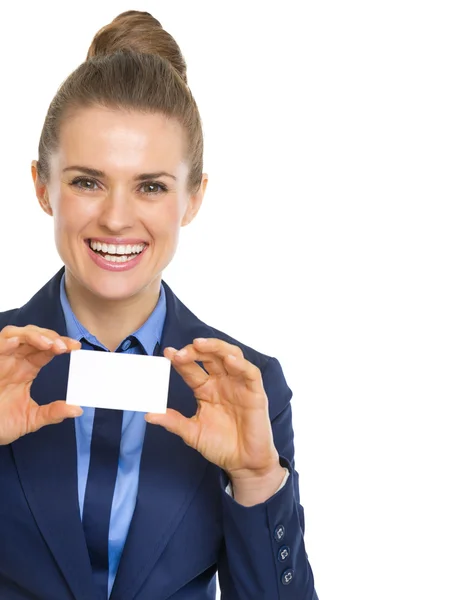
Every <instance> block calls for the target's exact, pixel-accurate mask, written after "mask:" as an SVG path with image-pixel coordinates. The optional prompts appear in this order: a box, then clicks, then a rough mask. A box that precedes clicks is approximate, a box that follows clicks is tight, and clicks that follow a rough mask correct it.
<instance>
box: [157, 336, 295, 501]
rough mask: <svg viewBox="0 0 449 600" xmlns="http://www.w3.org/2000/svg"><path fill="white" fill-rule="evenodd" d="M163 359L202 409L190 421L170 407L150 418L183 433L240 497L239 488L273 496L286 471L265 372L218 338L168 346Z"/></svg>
mask: <svg viewBox="0 0 449 600" xmlns="http://www.w3.org/2000/svg"><path fill="white" fill-rule="evenodd" d="M164 356H165V357H166V358H168V359H170V360H171V362H172V365H173V367H174V368H175V369H176V371H177V372H178V373H179V374H180V375H181V377H182V378H183V379H184V381H185V382H186V383H187V385H188V386H189V387H190V388H191V389H192V390H193V393H194V394H195V397H196V399H197V401H198V410H197V413H196V415H195V416H193V417H191V418H190V419H189V418H187V417H184V416H183V415H182V414H181V413H179V412H177V411H175V410H173V409H170V408H169V409H167V413H166V414H156V413H147V415H145V419H146V420H147V421H148V422H150V423H153V424H157V425H162V426H163V427H165V428H166V429H167V430H168V431H171V432H172V433H175V434H177V435H179V436H180V437H181V438H182V439H183V440H184V442H185V443H186V444H188V445H189V446H192V447H193V448H195V449H196V450H198V451H199V452H201V454H202V455H203V456H204V457H205V458H206V459H207V460H209V461H210V462H213V463H215V464H216V465H218V466H219V467H221V468H222V469H224V470H225V471H226V472H227V474H228V476H229V477H230V479H231V481H232V484H233V487H234V496H235V497H237V496H236V487H240V490H243V489H244V488H245V490H246V489H248V490H249V489H252V490H255V489H259V490H260V489H262V487H263V488H264V489H265V490H268V487H269V488H270V489H271V493H269V494H268V496H267V497H269V496H270V495H271V494H272V493H274V491H275V490H276V489H277V487H279V485H280V483H281V481H282V478H283V476H284V475H285V471H284V469H283V468H282V467H281V466H280V464H279V455H278V453H277V450H276V448H275V446H274V442H273V434H272V430H271V423H270V418H269V413H268V398H267V395H266V393H265V390H264V387H263V382H262V375H261V373H260V370H259V369H258V368H257V367H256V366H255V365H253V364H252V363H250V362H249V361H248V360H246V359H245V358H244V356H243V353H242V351H241V349H240V348H239V347H237V346H233V345H231V344H228V343H227V342H224V341H223V340H219V339H215V338H208V339H205V340H204V341H201V340H200V339H195V340H194V341H193V344H189V345H188V346H185V348H184V349H183V350H182V351H180V352H177V351H176V350H175V349H174V348H165V350H164ZM196 361H199V362H202V363H203V365H204V367H205V369H207V371H205V370H204V369H202V368H201V366H200V365H198V364H197V363H196ZM267 486H268V487H267ZM261 501H263V500H261Z"/></svg>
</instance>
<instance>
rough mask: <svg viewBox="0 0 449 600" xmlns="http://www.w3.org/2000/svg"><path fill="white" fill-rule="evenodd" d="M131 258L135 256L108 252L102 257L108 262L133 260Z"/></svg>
mask: <svg viewBox="0 0 449 600" xmlns="http://www.w3.org/2000/svg"><path fill="white" fill-rule="evenodd" d="M133 258H135V257H134V256H111V255H110V254H106V256H105V257H104V259H105V260H107V261H108V262H114V263H123V262H128V261H130V260H133Z"/></svg>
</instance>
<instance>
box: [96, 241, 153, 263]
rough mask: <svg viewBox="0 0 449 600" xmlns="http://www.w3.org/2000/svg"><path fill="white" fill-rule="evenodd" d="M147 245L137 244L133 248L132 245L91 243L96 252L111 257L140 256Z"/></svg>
mask: <svg viewBox="0 0 449 600" xmlns="http://www.w3.org/2000/svg"><path fill="white" fill-rule="evenodd" d="M145 245H146V244H135V245H134V246H131V245H130V244H120V245H119V244H103V243H101V242H95V241H92V240H91V242H90V247H91V248H92V250H96V251H97V252H98V251H101V252H104V253H106V254H108V255H111V256H120V255H122V256H123V255H125V254H127V255H130V254H140V253H141V252H142V250H143V249H144V248H145ZM115 262H116V261H115ZM122 262H123V261H122Z"/></svg>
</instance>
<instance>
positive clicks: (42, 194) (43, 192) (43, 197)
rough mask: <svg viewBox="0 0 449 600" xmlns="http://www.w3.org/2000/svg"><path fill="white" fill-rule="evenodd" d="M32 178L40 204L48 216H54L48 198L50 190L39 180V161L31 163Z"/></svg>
mask: <svg viewBox="0 0 449 600" xmlns="http://www.w3.org/2000/svg"><path fill="white" fill-rule="evenodd" d="M31 176H32V177H33V183H34V189H35V190H36V197H37V199H38V200H39V204H40V205H41V208H42V210H43V211H44V212H46V213H47V215H50V216H53V210H52V208H51V205H50V200H49V198H48V190H47V186H46V185H45V183H42V181H41V180H40V178H39V175H38V172H37V160H33V161H32V162H31Z"/></svg>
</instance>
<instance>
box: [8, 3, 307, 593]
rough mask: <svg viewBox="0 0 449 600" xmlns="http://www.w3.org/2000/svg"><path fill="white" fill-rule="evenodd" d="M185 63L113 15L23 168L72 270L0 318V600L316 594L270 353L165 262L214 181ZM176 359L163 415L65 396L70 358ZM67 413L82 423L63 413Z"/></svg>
mask: <svg viewBox="0 0 449 600" xmlns="http://www.w3.org/2000/svg"><path fill="white" fill-rule="evenodd" d="M202 153H203V137H202V129H201V120H200V116H199V112H198V108H197V105H196V103H195V100H194V98H193V96H192V93H191V91H190V89H189V87H188V85H187V77H186V66H185V61H184V59H183V57H182V54H181V51H180V50H179V47H178V46H177V44H176V42H175V41H174V39H173V38H172V37H171V36H170V35H169V34H168V33H167V32H166V31H165V30H164V29H163V28H162V26H161V24H160V23H159V21H157V20H156V19H154V17H152V16H151V15H149V14H148V13H144V12H138V11H128V12H126V13H123V14H122V15H119V16H118V17H117V18H116V19H114V20H113V21H112V23H110V24H109V25H107V26H106V27H104V28H103V29H101V30H100V31H99V32H98V34H97V35H96V36H95V38H94V41H93V42H92V45H91V47H90V49H89V52H88V57H87V60H86V62H84V63H83V64H82V65H80V66H79V67H78V69H76V70H75V71H74V72H73V73H72V74H71V75H70V76H69V77H68V78H67V79H66V81H65V82H64V83H63V84H62V86H61V87H60V89H59V90H58V92H57V94H56V96H55V98H54V99H53V101H52V102H51V104H50V107H49V109H48V113H47V117H46V119H45V122H44V126H43V130H42V135H41V139H40V143H39V156H38V159H37V160H34V161H33V162H32V166H31V171H32V177H33V181H34V185H35V190H36V195H37V198H38V200H39V203H40V206H41V207H42V209H43V210H44V211H45V213H47V214H48V215H49V216H51V217H52V218H53V221H54V231H55V241H56V248H57V251H58V253H59V256H60V257H61V260H62V262H63V263H64V266H63V268H62V269H61V270H60V271H59V272H58V273H57V274H55V276H54V277H53V278H52V279H51V280H50V281H49V282H47V283H46V284H45V285H44V287H43V288H42V289H41V290H40V291H39V292H38V293H37V294H36V295H35V296H34V297H33V298H32V299H31V300H30V301H29V302H28V303H27V304H26V305H24V306H23V307H21V308H19V309H13V310H9V311H6V312H4V313H0V465H1V469H0V489H3V490H5V489H7V490H8V494H1V495H0V539H9V540H11V543H10V544H8V547H7V548H6V547H5V545H0V565H1V569H0V597H1V598H10V599H11V600H12V599H13V598H17V599H19V598H20V599H23V600H25V599H29V600H31V599H32V598H46V599H47V598H48V599H49V598H57V599H58V600H65V599H67V600H69V599H73V598H76V599H80V600H81V598H102V599H106V598H109V597H110V598H111V600H132V599H134V600H146V599H148V598H150V597H151V598H159V599H160V600H164V599H168V598H170V599H171V600H188V599H191V600H212V598H213V597H214V596H215V589H216V573H217V571H218V575H219V578H220V587H221V591H222V598H223V599H226V600H236V599H237V598H239V599H240V600H255V599H257V600H259V599H262V598H265V599H267V600H268V599H269V600H272V599H273V598H285V599H286V600H287V599H290V598H295V599H296V600H313V599H315V600H316V598H317V596H316V593H315V589H314V578H313V574H312V571H311V568H310V565H309V562H308V558H307V554H306V551H305V546H304V513H303V508H302V506H301V504H300V498H299V487H298V473H297V472H296V470H295V464H294V445H293V429H292V418H291V417H292V412H291V405H290V400H291V396H292V393H291V390H290V389H289V387H288V385H287V383H286V381H285V378H284V375H283V372H282V368H281V366H280V364H279V362H278V361H277V360H276V359H275V358H273V357H270V356H267V355H265V354H262V353H261V352H258V351H257V350H255V349H253V348H250V347H249V346H246V345H244V344H242V343H241V342H239V341H238V340H235V339H233V338H231V337H230V336H229V335H227V334H226V333H223V332H221V331H219V330H217V329H215V328H213V327H210V326H208V325H206V324H205V323H204V322H202V321H201V320H200V319H198V318H197V317H196V316H195V315H194V314H193V313H192V312H191V311H190V310H188V308H187V307H186V306H184V304H183V303H182V302H181V301H180V300H179V299H178V298H177V297H176V295H175V294H174V293H173V292H172V290H171V289H170V287H169V286H168V285H167V283H166V282H165V281H164V280H163V279H162V273H163V271H164V269H165V268H166V267H167V265H168V264H169V263H170V261H171V260H172V258H173V256H174V254H175V252H176V249H177V246H178V238H179V232H180V228H181V227H184V226H186V225H188V224H189V223H190V222H191V221H192V220H193V219H194V217H195V215H196V214H197V213H198V211H199V209H200V207H201V203H202V200H203V197H204V193H205V191H206V186H207V181H208V177H207V175H206V174H205V173H203V171H202V169H203V159H202ZM81 347H82V348H84V349H87V350H91V351H103V352H127V353H130V354H149V355H151V354H155V355H160V356H164V357H165V358H167V359H169V360H170V361H171V365H172V367H173V370H172V372H171V379H170V388H169V397H168V408H167V412H166V413H164V414H150V413H148V414H146V415H143V414H142V413H139V412H134V411H131V410H125V411H121V410H108V409H93V408H92V407H89V406H85V407H84V409H82V408H81V407H74V406H70V405H68V404H66V402H65V401H64V400H61V398H64V395H65V393H66V389H67V376H68V362H67V359H68V355H69V353H70V352H71V351H76V350H78V349H80V348H81ZM73 417H77V418H76V419H75V420H73Z"/></svg>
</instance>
